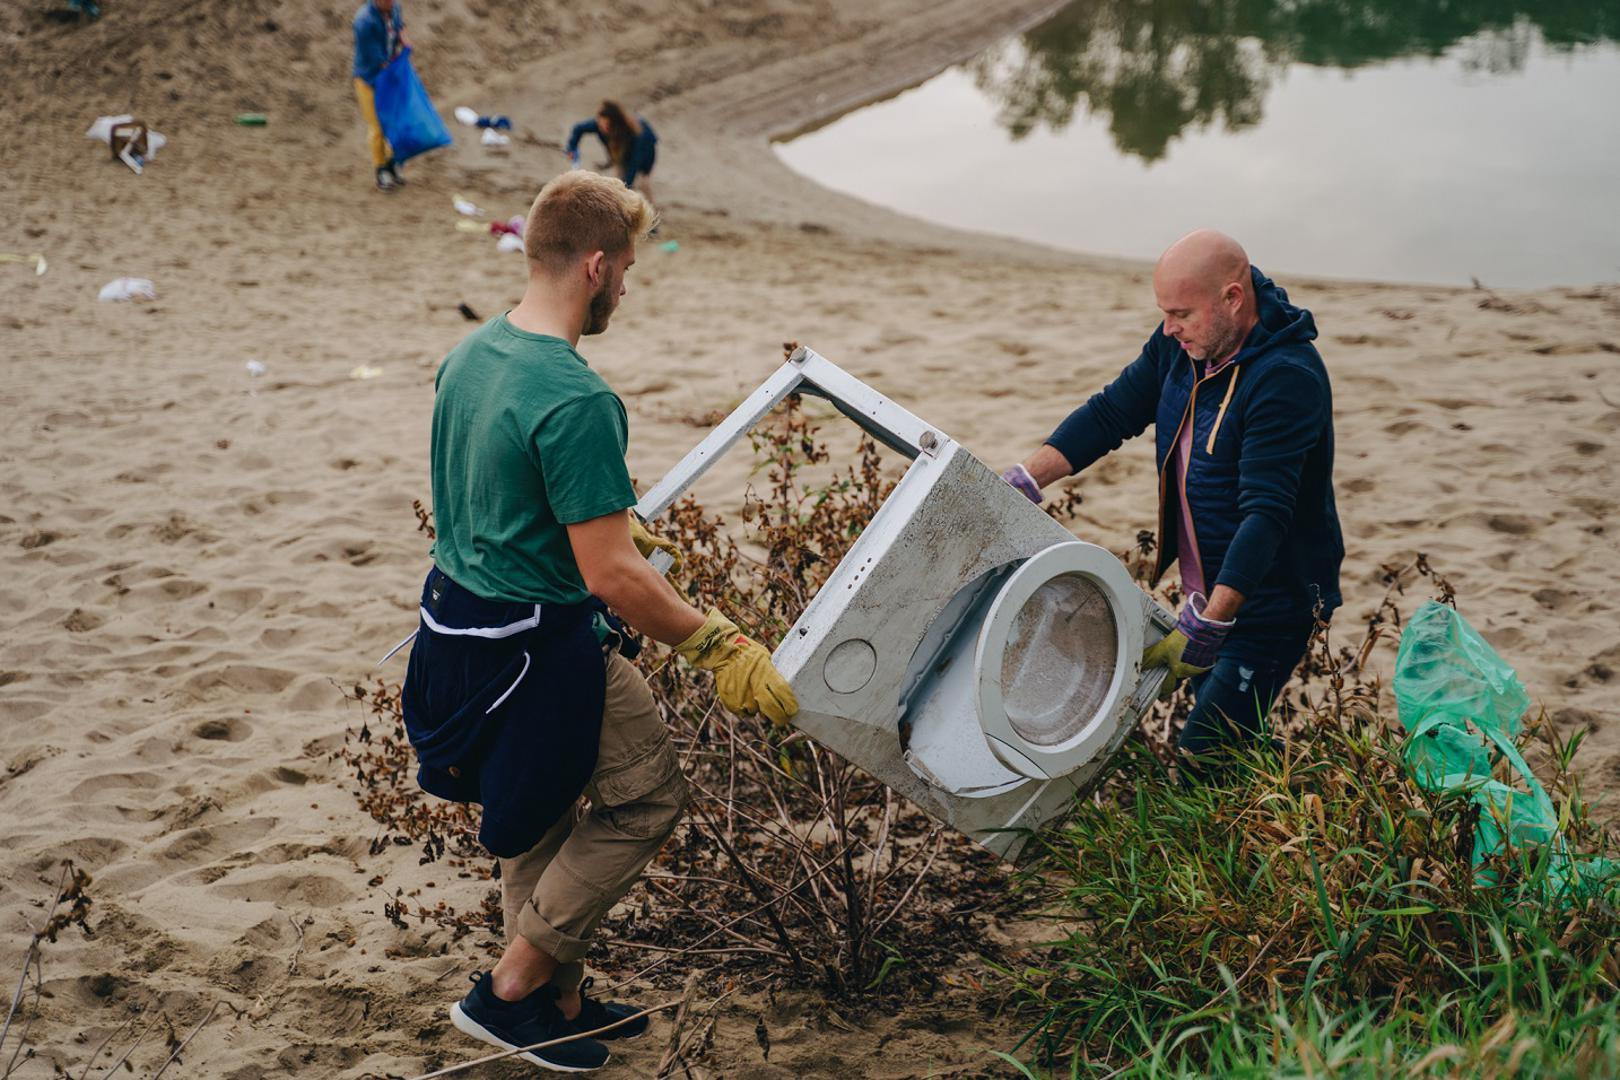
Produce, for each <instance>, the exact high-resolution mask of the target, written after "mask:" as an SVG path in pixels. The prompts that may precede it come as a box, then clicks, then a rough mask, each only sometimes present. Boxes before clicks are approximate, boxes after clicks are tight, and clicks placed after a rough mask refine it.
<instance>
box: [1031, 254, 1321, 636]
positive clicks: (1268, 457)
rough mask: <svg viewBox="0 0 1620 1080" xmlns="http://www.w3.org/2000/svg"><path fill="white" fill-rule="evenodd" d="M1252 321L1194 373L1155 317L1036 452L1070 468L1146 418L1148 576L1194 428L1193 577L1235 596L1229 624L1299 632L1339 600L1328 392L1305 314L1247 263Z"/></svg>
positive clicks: (1171, 552)
mask: <svg viewBox="0 0 1620 1080" xmlns="http://www.w3.org/2000/svg"><path fill="white" fill-rule="evenodd" d="M1250 274H1251V276H1252V279H1253V281H1254V292H1255V297H1256V299H1257V301H1258V311H1259V317H1260V319H1259V322H1258V323H1257V324H1256V325H1255V327H1254V329H1253V330H1251V331H1250V332H1249V336H1248V337H1247V338H1246V339H1245V340H1244V342H1243V347H1242V348H1241V349H1240V350H1239V351H1238V354H1237V356H1236V357H1235V358H1234V360H1233V362H1232V363H1231V364H1229V365H1227V366H1226V367H1224V368H1223V369H1222V370H1220V371H1219V372H1217V373H1216V374H1215V375H1213V376H1211V377H1209V378H1205V379H1202V380H1200V379H1198V377H1197V376H1198V371H1197V365H1195V364H1194V363H1193V361H1192V358H1191V357H1189V356H1188V355H1187V353H1186V351H1185V350H1183V349H1182V347H1181V345H1180V343H1179V342H1177V341H1176V340H1175V339H1174V338H1171V337H1168V336H1166V335H1165V332H1164V324H1163V323H1160V324H1159V327H1158V329H1157V330H1155V331H1154V332H1153V336H1152V337H1151V338H1149V339H1148V342H1147V344H1146V345H1144V346H1143V347H1142V354H1141V355H1140V356H1138V357H1137V358H1136V359H1135V360H1134V361H1132V362H1131V364H1130V365H1129V366H1127V367H1126V368H1125V370H1123V371H1121V372H1120V374H1119V378H1117V379H1115V380H1114V381H1113V382H1111V383H1109V384H1108V386H1106V387H1105V388H1104V389H1103V390H1102V391H1101V392H1100V393H1098V394H1095V395H1093V396H1092V398H1091V400H1090V401H1088V402H1086V403H1085V404H1084V405H1082V406H1081V407H1080V408H1078V409H1076V410H1075V411H1074V412H1073V413H1071V414H1070V415H1069V417H1068V419H1066V420H1064V421H1063V423H1061V424H1059V425H1058V428H1057V430H1056V431H1054V432H1053V433H1052V437H1051V438H1050V439H1048V440H1046V441H1047V445H1049V446H1052V447H1054V448H1056V449H1057V451H1058V452H1059V453H1061V454H1062V455H1063V456H1064V457H1065V458H1067V459H1068V460H1069V464H1071V465H1072V466H1073V467H1074V470H1075V471H1076V472H1079V471H1080V470H1082V469H1084V468H1085V467H1086V466H1088V465H1090V464H1091V463H1092V462H1094V461H1096V460H1097V459H1098V458H1100V457H1102V456H1103V455H1104V454H1107V453H1108V452H1109V451H1112V450H1117V449H1118V448H1119V446H1120V444H1121V443H1123V442H1124V441H1125V440H1126V439H1129V438H1131V437H1133V436H1136V435H1140V434H1141V433H1142V432H1143V431H1145V430H1147V426H1148V425H1149V424H1153V425H1154V428H1155V432H1156V435H1157V439H1158V465H1159V560H1158V565H1157V566H1156V567H1155V568H1154V573H1153V578H1154V580H1155V581H1157V580H1158V578H1159V576H1160V575H1162V574H1163V573H1164V571H1165V568H1166V567H1167V566H1169V565H1170V563H1171V562H1173V561H1174V560H1175V559H1176V557H1177V554H1178V551H1177V548H1178V544H1179V542H1180V532H1181V529H1180V525H1179V523H1178V521H1177V498H1178V496H1177V494H1176V493H1175V492H1172V491H1171V490H1170V483H1171V482H1172V480H1174V479H1176V476H1177V472H1178V470H1177V469H1176V468H1175V462H1174V459H1173V455H1174V453H1175V446H1176V438H1177V436H1178V435H1179V434H1180V432H1181V425H1182V424H1184V423H1185V424H1191V425H1192V430H1193V439H1192V454H1191V458H1190V460H1189V462H1188V465H1187V475H1186V476H1185V477H1181V478H1180V480H1181V482H1182V483H1183V484H1185V487H1186V495H1187V504H1188V506H1189V507H1190V509H1191V510H1192V524H1193V530H1192V531H1193V539H1194V542H1195V543H1196V544H1197V545H1198V554H1199V557H1200V560H1201V565H1202V566H1203V568H1204V580H1205V581H1206V582H1210V583H1211V587H1213V586H1214V585H1227V586H1230V587H1231V588H1233V589H1236V590H1237V591H1238V592H1240V593H1242V594H1243V595H1244V597H1245V601H1244V604H1243V607H1242V609H1241V610H1240V611H1239V613H1238V626H1239V628H1240V631H1239V632H1241V631H1242V630H1243V629H1249V630H1256V629H1260V628H1263V627H1269V626H1280V625H1285V624H1292V625H1297V624H1299V623H1301V622H1303V621H1305V620H1308V619H1309V618H1310V616H1311V615H1312V613H1313V612H1316V611H1318V609H1319V610H1320V614H1321V616H1322V618H1324V619H1325V618H1327V617H1328V615H1329V614H1331V612H1332V611H1333V609H1334V608H1336V607H1338V606H1339V604H1340V596H1339V564H1340V563H1341V562H1342V561H1343V560H1344V539H1343V537H1342V535H1341V534H1340V532H1339V515H1338V511H1337V510H1336V509H1335V507H1334V503H1333V392H1332V389H1331V387H1330V386H1329V384H1328V375H1327V368H1326V367H1325V366H1323V364H1322V357H1321V355H1320V354H1319V353H1318V352H1317V351H1316V346H1314V345H1312V344H1311V341H1312V340H1313V339H1314V338H1315V337H1316V323H1315V322H1314V321H1313V320H1312V318H1311V313H1310V312H1309V311H1306V310H1305V309H1303V308H1297V307H1294V306H1293V305H1292V304H1290V303H1289V302H1288V294H1287V293H1285V292H1284V291H1283V290H1282V288H1281V287H1280V286H1278V285H1276V284H1273V283H1272V281H1271V279H1270V278H1267V277H1266V276H1265V275H1264V274H1262V273H1260V271H1259V270H1256V269H1253V268H1251V270H1250Z"/></svg>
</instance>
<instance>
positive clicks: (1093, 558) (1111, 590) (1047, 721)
mask: <svg viewBox="0 0 1620 1080" xmlns="http://www.w3.org/2000/svg"><path fill="white" fill-rule="evenodd" d="M1142 596H1143V594H1142V592H1141V590H1140V589H1138V588H1137V587H1136V585H1135V583H1134V582H1132V581H1131V579H1130V575H1129V574H1127V573H1126V571H1125V568H1124V567H1123V566H1121V565H1120V562H1119V560H1118V559H1116V558H1115V557H1114V556H1113V555H1112V554H1111V553H1109V552H1108V551H1106V550H1104V549H1102V548H1100V547H1097V546H1095V545H1093V544H1087V543H1081V542H1074V543H1064V544H1057V545H1054V546H1053V547H1050V548H1047V549H1046V550H1045V551H1042V552H1040V553H1039V554H1037V555H1035V556H1033V557H1031V558H1030V559H1028V560H1026V561H1024V562H1023V563H1022V564H1021V565H1019V566H1018V567H1017V568H1016V569H1014V570H1013V571H1012V572H1011V574H1010V575H1008V576H1007V577H1006V579H1005V580H1004V581H1003V582H1002V583H1001V585H1000V587H999V589H997V591H996V592H995V594H994V598H993V599H992V600H991V601H990V603H989V606H988V608H987V610H986V612H985V615H984V617H983V621H982V623H981V624H980V626H979V629H978V637H977V642H976V646H975V648H974V654H973V669H974V675H975V680H974V681H975V684H976V687H975V689H976V694H975V702H976V706H977V713H978V720H979V726H980V728H981V729H982V730H983V732H984V737H985V740H986V742H987V743H988V744H989V748H990V750H991V752H992V753H994V754H995V756H996V757H997V758H998V759H999V760H1000V761H1001V762H1002V763H1003V764H1004V765H1006V766H1007V767H1008V768H1010V769H1012V770H1013V771H1014V772H1016V773H1019V774H1020V775H1022V776H1027V777H1034V778H1043V779H1044V778H1055V777H1059V776H1064V775H1067V774H1068V773H1070V772H1073V771H1074V770H1075V769H1077V768H1079V767H1080V766H1082V765H1084V764H1086V763H1087V762H1089V761H1091V760H1092V759H1093V758H1095V757H1096V756H1097V755H1098V754H1099V753H1101V751H1102V750H1103V748H1104V746H1105V745H1106V744H1107V743H1108V742H1109V740H1110V738H1111V737H1112V736H1113V735H1114V733H1115V731H1116V730H1117V728H1118V721H1119V719H1120V713H1121V711H1122V709H1123V708H1124V707H1125V705H1126V703H1127V700H1128V698H1129V697H1130V695H1131V693H1132V691H1133V690H1134V689H1135V687H1136V685H1137V681H1138V668H1139V665H1140V660H1141V654H1142V640H1143V635H1144V632H1145V624H1146V619H1145V612H1144V604H1143V600H1142Z"/></svg>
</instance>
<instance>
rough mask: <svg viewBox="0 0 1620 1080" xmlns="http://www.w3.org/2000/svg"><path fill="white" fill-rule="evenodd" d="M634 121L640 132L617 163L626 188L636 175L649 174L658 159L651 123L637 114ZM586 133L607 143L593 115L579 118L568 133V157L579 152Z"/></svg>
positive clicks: (655, 135) (630, 184)
mask: <svg viewBox="0 0 1620 1080" xmlns="http://www.w3.org/2000/svg"><path fill="white" fill-rule="evenodd" d="M636 123H638V124H640V125H641V134H640V135H637V136H636V141H635V142H633V143H631V144H630V148H629V149H628V150H627V151H626V152H625V155H624V161H622V162H621V163H620V164H619V169H620V175H619V179H621V180H623V181H624V186H625V187H628V188H633V187H635V186H636V177H637V176H640V175H642V174H643V173H646V174H651V173H652V171H653V163H654V162H655V161H656V160H657V159H658V133H657V132H655V131H654V130H653V129H652V125H651V124H649V123H647V121H645V120H643V119H642V118H641V117H639V116H638V117H636ZM587 135H595V136H596V137H597V138H598V139H602V145H603V146H606V145H607V140H606V139H603V138H602V127H601V125H600V124H598V123H597V122H596V118H595V117H592V118H591V119H589V120H581V121H580V122H579V123H577V124H575V125H574V128H573V130H572V131H570V132H569V133H568V156H569V157H574V156H576V155H577V154H578V153H579V140H580V139H582V138H584V137H585V136H587Z"/></svg>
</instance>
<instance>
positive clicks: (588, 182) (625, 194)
mask: <svg viewBox="0 0 1620 1080" xmlns="http://www.w3.org/2000/svg"><path fill="white" fill-rule="evenodd" d="M655 224H657V215H656V213H655V212H654V210H653V208H652V204H651V203H649V202H648V201H647V200H646V199H645V198H643V197H642V195H641V193H640V192H637V191H632V190H631V189H630V188H627V187H625V186H624V181H623V180H619V179H617V178H615V177H611V176H602V175H601V174H599V173H594V172H588V171H586V170H584V169H574V170H572V171H570V172H565V173H563V174H562V175H561V176H559V177H557V178H556V179H554V180H552V181H551V183H549V184H547V185H546V186H545V187H543V188H541V189H540V194H539V195H537V196H536V197H535V200H534V205H533V206H532V207H530V208H529V219H528V221H527V222H525V223H524V226H523V253H524V255H526V256H528V258H529V261H530V262H531V263H537V264H539V265H540V266H541V267H543V268H545V269H546V270H549V271H551V272H553V273H557V272H560V271H562V270H564V269H566V268H567V267H568V264H570V263H572V262H573V261H574V260H576V259H580V258H583V257H585V256H588V255H590V254H592V253H594V252H597V251H601V252H605V253H607V254H609V255H617V254H619V253H620V252H622V251H624V250H625V249H626V248H629V247H630V246H631V245H632V244H634V243H635V242H636V241H638V240H640V239H642V238H644V237H645V236H646V235H647V234H648V233H649V232H651V231H652V229H653V226H654V225H655Z"/></svg>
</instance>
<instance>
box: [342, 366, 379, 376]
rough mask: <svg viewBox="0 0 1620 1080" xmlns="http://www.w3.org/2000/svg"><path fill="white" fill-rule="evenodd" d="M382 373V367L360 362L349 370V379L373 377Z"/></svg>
mask: <svg viewBox="0 0 1620 1080" xmlns="http://www.w3.org/2000/svg"><path fill="white" fill-rule="evenodd" d="M382 373H383V369H382V368H380V367H373V366H371V365H370V364H361V365H360V366H359V367H357V368H354V369H353V370H351V371H350V372H349V378H351V379H375V378H376V377H377V376H379V375H381V374H382Z"/></svg>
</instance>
